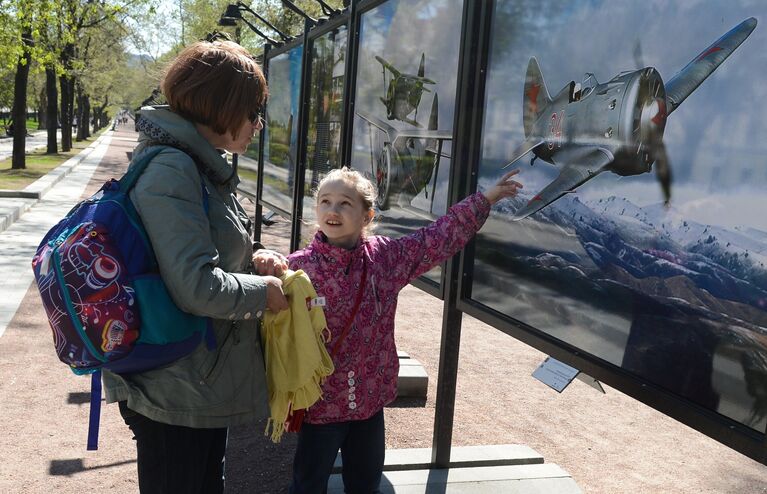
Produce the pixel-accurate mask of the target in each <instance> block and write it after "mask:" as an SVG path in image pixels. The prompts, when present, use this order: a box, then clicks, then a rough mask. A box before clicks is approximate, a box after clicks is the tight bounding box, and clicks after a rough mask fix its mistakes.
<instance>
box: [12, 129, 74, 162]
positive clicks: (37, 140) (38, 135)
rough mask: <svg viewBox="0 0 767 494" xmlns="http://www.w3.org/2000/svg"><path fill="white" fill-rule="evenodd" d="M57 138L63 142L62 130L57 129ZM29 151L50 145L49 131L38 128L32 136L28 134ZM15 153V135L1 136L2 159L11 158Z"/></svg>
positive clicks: (27, 144)
mask: <svg viewBox="0 0 767 494" xmlns="http://www.w3.org/2000/svg"><path fill="white" fill-rule="evenodd" d="M56 139H57V140H58V142H61V131H60V130H58V131H56ZM25 144H26V145H25V147H26V150H27V152H30V151H34V150H35V149H37V148H42V147H45V146H47V145H48V132H47V131H45V130H38V131H35V132H32V136H31V137H30V136H27V140H26V143H25ZM12 154H13V137H3V138H0V160H4V159H6V158H9V157H10V156H11V155H12Z"/></svg>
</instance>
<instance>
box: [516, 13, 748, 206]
mask: <svg viewBox="0 0 767 494" xmlns="http://www.w3.org/2000/svg"><path fill="white" fill-rule="evenodd" d="M756 24H757V21H756V19H755V18H753V17H750V18H748V19H746V20H744V21H743V22H741V23H740V24H738V25H737V26H735V27H734V28H733V29H732V30H730V31H729V32H728V33H726V34H725V35H724V36H722V37H721V38H719V39H718V40H716V41H715V42H714V43H713V44H711V45H710V46H709V47H707V48H706V49H705V50H703V51H702V52H701V53H700V54H699V55H697V56H696V57H695V58H693V59H692V61H690V62H689V63H688V64H687V65H686V66H685V67H684V68H682V70H681V71H679V73H677V74H676V75H675V76H674V77H672V78H671V79H670V80H669V81H668V82H664V81H663V78H662V77H661V75H660V73H659V72H658V71H657V70H656V69H655V68H654V67H645V68H642V69H639V70H634V71H627V72H621V73H620V74H618V75H617V76H615V77H613V78H612V79H611V80H609V81H608V82H606V83H599V82H598V81H597V80H596V77H595V76H594V75H593V74H586V77H585V78H584V80H583V83H582V84H578V83H576V82H574V81H571V82H570V83H569V84H567V85H565V87H564V88H562V90H560V92H559V93H557V95H556V96H554V97H553V98H552V97H551V96H550V95H549V92H548V90H547V88H546V84H545V82H544V79H543V74H542V73H541V70H540V67H539V66H538V62H537V60H536V59H535V57H532V58H531V59H530V61H529V63H528V67H527V73H526V77H525V85H524V91H523V127H524V132H525V140H524V142H522V143H521V144H520V145H519V146H518V147H517V148H516V149H515V151H514V152H513V153H512V156H514V159H512V160H511V161H510V162H509V163H508V164H507V165H505V166H504V167H503V168H506V167H508V166H510V165H512V164H514V163H516V162H517V161H518V160H519V159H521V158H522V157H524V156H525V155H526V154H528V153H529V152H531V151H532V152H533V153H534V157H533V158H532V161H531V165H532V164H534V162H535V161H536V160H537V159H538V158H540V159H542V160H543V161H546V162H548V163H550V164H553V165H555V166H557V167H560V168H561V171H560V173H559V176H558V177H557V178H556V179H554V181H552V182H551V183H549V184H548V185H547V186H546V187H544V188H543V189H542V190H541V191H540V192H538V193H537V194H535V195H534V196H533V198H532V199H530V201H529V202H528V203H527V204H526V205H525V206H523V207H521V208H520V209H519V210H517V211H516V213H515V214H514V217H513V219H514V220H521V219H523V218H526V217H528V216H530V215H531V214H533V213H535V212H537V211H540V210H541V209H543V208H544V207H546V206H547V205H549V204H551V203H552V202H554V201H556V200H557V199H559V198H560V197H562V196H564V195H565V194H568V193H572V192H575V189H576V188H577V187H579V186H580V185H582V184H583V183H585V182H587V181H588V180H590V179H592V178H594V177H595V176H597V175H598V174H600V173H602V172H605V171H610V172H613V173H615V174H617V175H621V176H630V175H639V174H642V173H647V172H649V171H650V170H652V168H653V166H654V167H655V173H656V175H657V178H658V181H659V182H660V185H661V188H662V192H663V196H664V199H665V202H666V204H668V202H669V201H670V199H671V180H672V178H671V177H672V174H671V166H670V164H669V159H668V154H667V152H666V147H665V144H664V142H663V133H664V130H665V127H666V119H667V118H668V116H669V115H671V113H673V112H674V111H675V110H676V109H677V108H678V107H679V106H680V105H681V104H682V102H683V101H684V100H685V99H686V98H687V97H688V96H689V95H690V94H691V93H692V92H693V91H695V90H696V89H697V88H698V86H699V85H700V84H701V83H702V82H703V81H704V80H706V78H707V77H708V76H710V75H711V74H712V73H713V72H714V71H715V70H716V69H717V68H718V67H719V65H721V64H722V62H724V61H725V60H726V59H727V58H728V57H729V56H730V55H731V54H732V53H733V52H734V51H735V50H736V49H737V48H738V47H739V46H740V45H741V43H743V42H744V41H745V40H746V38H748V37H749V36H750V34H751V33H752V31H753V30H754V29H755V28H756Z"/></svg>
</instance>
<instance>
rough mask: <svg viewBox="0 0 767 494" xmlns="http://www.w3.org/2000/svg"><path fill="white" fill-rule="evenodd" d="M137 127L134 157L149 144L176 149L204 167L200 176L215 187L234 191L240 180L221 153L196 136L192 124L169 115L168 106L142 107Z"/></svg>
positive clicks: (196, 133) (176, 115) (182, 118)
mask: <svg viewBox="0 0 767 494" xmlns="http://www.w3.org/2000/svg"><path fill="white" fill-rule="evenodd" d="M138 113H139V117H140V118H137V119H136V127H137V129H138V131H139V139H138V142H139V145H138V147H137V149H136V154H138V153H139V152H141V151H142V150H143V149H144V148H145V147H147V146H148V145H149V144H156V143H159V144H167V145H168V146H173V147H176V148H179V149H181V150H183V151H184V152H186V153H187V154H189V155H191V156H192V157H193V158H195V161H197V162H198V163H199V164H200V165H202V166H203V167H204V170H203V172H204V173H205V175H207V177H208V178H209V179H210V180H211V181H213V183H216V184H225V183H227V182H231V183H230V184H229V185H230V186H232V187H235V186H236V185H237V184H238V183H239V178H238V177H237V174H236V173H235V170H234V169H233V168H232V166H231V165H230V164H229V163H228V162H227V160H226V158H225V157H224V156H223V153H222V152H220V151H219V150H217V149H216V148H214V147H213V146H211V145H210V143H209V142H208V141H207V140H206V139H205V138H204V137H202V136H201V135H200V133H199V132H197V129H196V128H195V126H194V124H193V123H192V122H191V121H189V120H187V119H185V118H184V117H182V116H180V115H178V114H176V113H174V112H172V111H171V110H170V108H169V107H167V106H145V107H143V108H142V109H141V110H140V111H139V112H138Z"/></svg>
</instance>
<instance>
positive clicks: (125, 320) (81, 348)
mask: <svg viewBox="0 0 767 494" xmlns="http://www.w3.org/2000/svg"><path fill="white" fill-rule="evenodd" d="M53 256H55V259H57V262H54V263H51V262H50V259H51V257H53ZM38 263H39V264H40V276H41V279H40V287H39V289H40V292H41V293H42V294H44V295H43V297H42V299H43V305H44V307H45V311H46V313H47V314H48V318H49V321H50V323H51V328H52V329H53V339H54V345H55V347H56V352H57V353H58V355H59V358H61V360H62V361H64V362H65V363H68V364H70V365H71V366H72V367H75V368H82V367H92V366H95V365H98V364H99V363H100V362H101V360H100V359H99V358H98V356H96V354H94V352H93V350H94V349H95V350H96V351H97V352H99V353H101V354H102V355H103V357H104V358H106V359H107V360H114V359H115V358H117V357H119V356H120V355H122V354H124V353H127V352H129V351H130V350H131V348H132V344H133V342H134V341H136V339H137V338H138V331H139V321H140V318H139V315H138V313H137V311H138V307H137V306H136V304H135V297H134V291H133V288H132V287H131V286H130V284H129V282H128V280H127V279H126V276H125V272H126V270H125V269H124V267H123V263H122V262H121V256H120V253H119V252H118V251H117V249H116V248H115V247H114V246H113V245H112V242H111V241H110V235H109V233H108V230H107V229H106V228H104V227H103V226H100V225H98V224H96V223H92V222H88V223H84V224H82V225H80V227H79V228H78V229H77V231H76V232H74V233H73V234H71V235H69V236H68V237H67V238H66V239H65V240H64V241H63V242H61V243H60V244H58V243H57V242H54V243H53V244H52V245H49V246H46V248H45V249H44V250H43V251H42V252H41V253H40V254H39V255H38V256H36V258H35V260H34V261H33V266H36V265H37V264H38ZM52 266H55V268H53V269H51V267H52ZM57 284H58V285H59V286H55V285H57ZM62 285H63V286H65V287H66V289H65V290H62V289H61V288H62ZM65 298H68V299H69V303H67V300H64V299H65ZM70 310H71V311H73V312H74V314H70V313H69V311H70ZM68 316H72V317H68ZM74 321H78V322H79V323H80V325H81V327H82V330H83V331H84V332H85V334H86V336H87V340H88V341H89V342H90V343H91V345H92V348H89V345H88V343H87V342H86V343H85V344H79V343H83V341H84V340H81V339H80V338H77V333H78V328H77V327H76V324H77V323H76V322H74Z"/></svg>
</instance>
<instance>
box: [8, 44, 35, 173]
mask: <svg viewBox="0 0 767 494" xmlns="http://www.w3.org/2000/svg"><path fill="white" fill-rule="evenodd" d="M21 38H22V40H23V41H24V48H23V51H22V54H21V56H20V57H19V62H18V63H17V64H16V77H15V78H14V87H13V110H12V112H11V115H12V116H11V118H12V119H13V158H12V159H11V168H12V169H14V170H23V169H24V168H26V167H27V164H26V144H27V82H28V81H29V62H30V56H29V47H30V46H31V45H32V34H31V33H29V32H25V33H23V34H22V35H21Z"/></svg>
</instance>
